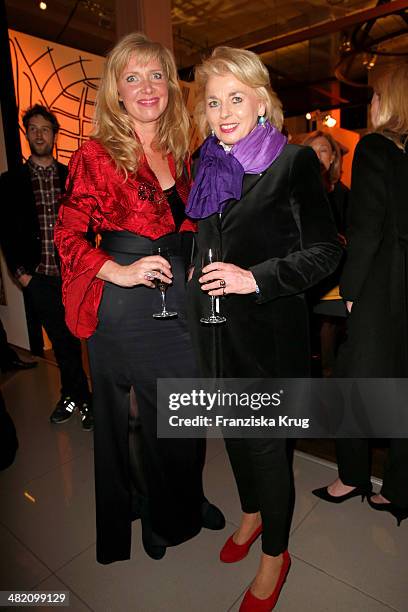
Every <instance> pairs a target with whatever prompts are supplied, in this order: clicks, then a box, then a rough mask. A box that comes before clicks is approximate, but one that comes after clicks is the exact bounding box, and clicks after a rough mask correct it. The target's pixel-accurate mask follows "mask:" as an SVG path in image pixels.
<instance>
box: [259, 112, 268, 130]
mask: <svg viewBox="0 0 408 612" xmlns="http://www.w3.org/2000/svg"><path fill="white" fill-rule="evenodd" d="M265 122H266V117H265V115H261V116H260V117H258V125H261V126H262V127H263V128H265Z"/></svg>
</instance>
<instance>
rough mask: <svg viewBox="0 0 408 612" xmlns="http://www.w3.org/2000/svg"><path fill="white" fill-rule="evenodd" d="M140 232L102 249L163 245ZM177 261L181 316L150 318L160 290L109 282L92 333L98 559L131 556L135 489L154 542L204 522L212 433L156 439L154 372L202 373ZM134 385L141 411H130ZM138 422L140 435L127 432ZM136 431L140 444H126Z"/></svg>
mask: <svg viewBox="0 0 408 612" xmlns="http://www.w3.org/2000/svg"><path fill="white" fill-rule="evenodd" d="M135 238H140V237H135ZM143 240H146V241H147V239H141V240H140V244H139V252H138V253H132V254H130V253H123V252H119V251H114V250H112V249H111V250H109V249H108V248H107V246H106V244H104V242H102V247H103V248H104V249H105V250H108V251H109V252H110V253H111V254H112V255H113V256H114V259H115V261H117V262H119V263H121V264H128V263H131V262H132V261H135V260H136V259H138V258H139V257H141V256H143V255H146V254H150V250H149V249H148V247H150V248H153V246H154V244H155V243H158V241H155V243H153V244H151V242H152V241H147V244H145V243H143ZM142 247H143V249H142ZM123 248H126V247H123ZM133 248H134V247H133ZM140 250H142V252H140ZM171 264H172V272H173V275H174V280H173V284H172V286H171V287H170V288H169V289H168V291H167V297H166V299H167V304H168V308H169V309H171V310H176V311H177V312H178V313H179V316H178V318H177V319H170V320H155V319H153V318H152V314H153V313H154V312H157V311H160V309H161V304H160V294H159V291H157V290H156V289H150V288H147V287H145V286H138V287H134V288H122V287H118V286H116V285H113V284H110V283H105V287H104V293H103V297H102V301H101V305H100V308H99V311H98V317H99V325H98V328H97V330H96V332H95V333H94V335H93V336H92V337H91V338H90V339H89V340H88V347H89V357H90V364H91V372H92V382H93V389H94V417H95V430H94V436H95V443H94V444H95V446H94V450H95V489H96V526H97V559H98V561H99V562H101V563H110V562H112V561H118V560H123V559H128V558H129V557H130V549H131V522H132V515H133V514H134V512H135V507H134V503H133V502H134V494H135V493H136V496H137V497H138V498H139V501H140V500H141V503H140V507H139V509H138V510H139V511H140V515H141V519H142V525H143V530H144V532H145V531H146V532H148V533H149V535H150V537H153V538H154V541H155V542H161V543H164V544H165V545H168V546H171V545H176V544H179V543H181V542H183V541H185V540H187V539H189V538H191V537H193V536H194V535H196V534H197V533H198V532H199V531H200V529H201V524H202V519H201V505H202V502H203V500H204V494H203V488H202V468H203V465H204V457H205V441H204V440H194V439H164V438H161V439H158V438H157V421H156V380H157V378H180V377H185V378H191V377H194V376H196V375H197V372H196V366H195V359H194V355H193V351H192V346H191V341H190V336H189V333H188V329H187V323H186V318H185V305H184V302H185V299H184V292H185V287H184V285H185V272H184V262H183V260H182V258H181V257H179V256H174V257H171ZM131 388H133V390H134V393H135V397H136V403H137V416H135V415H134V414H133V412H132V411H130V391H131ZM135 429H136V430H137V435H131V436H130V437H129V433H130V432H132V431H133V433H134V432H135ZM129 439H130V441H131V443H135V444H136V445H137V449H134V448H133V449H130V448H129ZM135 489H136V491H135ZM136 510H137V509H136Z"/></svg>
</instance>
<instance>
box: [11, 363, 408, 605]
mask: <svg viewBox="0 0 408 612" xmlns="http://www.w3.org/2000/svg"><path fill="white" fill-rule="evenodd" d="M2 392H3V395H4V397H5V400H6V404H7V406H8V409H9V412H10V413H11V414H12V416H13V419H14V421H15V424H16V427H17V431H18V436H19V441H20V449H19V451H18V455H17V458H16V461H15V463H14V465H13V466H11V467H10V468H9V469H7V470H5V471H4V472H0V550H1V553H2V554H1V559H0V590H11V589H18V590H28V589H36V590H43V589H44V590H54V591H56V590H64V591H69V593H70V606H69V608H65V609H69V610H71V611H75V612H82V611H85V610H95V611H97V612H99V611H100V612H128V611H132V612H133V611H135V612H159V611H160V612H208V611H211V612H227V611H231V612H232V611H234V612H237V611H238V609H239V602H240V600H241V597H242V594H243V592H244V591H245V589H246V588H247V586H248V583H249V582H250V580H251V577H252V576H253V574H254V573H255V570H256V566H257V560H258V559H257V557H258V555H259V543H256V545H254V546H253V548H252V550H251V552H250V554H249V555H248V557H247V558H246V559H244V560H243V561H242V562H240V563H238V564H234V565H231V566H229V565H224V564H221V563H220V562H219V561H218V560H217V558H218V551H219V549H220V547H221V546H222V544H223V542H224V541H225V539H226V537H227V536H228V535H229V534H230V533H231V532H232V531H233V530H234V527H235V525H236V524H237V522H238V519H239V506H238V498H237V494H236V491H235V487H234V484H233V479H232V474H231V470H230V467H229V464H228V461H227V458H226V455H225V451H224V448H223V443H222V441H220V440H210V441H209V444H208V457H207V465H206V468H205V482H206V491H207V494H208V497H209V498H210V499H211V500H212V501H213V502H214V503H216V504H218V505H219V506H220V507H221V508H222V509H223V511H224V513H225V515H226V518H227V522H228V523H227V527H226V529H225V530H224V531H223V532H211V531H207V530H203V531H202V533H200V535H198V536H197V537H196V538H194V539H193V540H192V541H190V542H188V543H186V544H184V545H183V546H180V547H177V548H171V549H168V551H167V554H166V556H165V558H164V559H163V560H162V561H159V562H157V561H152V560H151V559H149V558H148V557H146V555H145V554H144V552H143V551H142V548H141V541H140V537H141V534H140V527H139V524H138V522H136V523H134V527H133V554H132V559H131V560H130V561H126V562H120V563H116V564H113V565H109V566H102V565H98V564H97V563H96V562H95V533H94V532H95V529H94V492H93V461H92V434H90V433H86V432H83V431H82V430H81V428H80V423H79V420H78V419H77V418H76V417H75V418H74V419H72V420H71V421H70V422H69V423H66V424H65V425H59V426H52V425H51V424H50V423H49V421H48V416H49V414H50V412H51V410H52V408H53V405H54V403H55V402H56V401H57V399H58V371H57V369H56V367H55V366H53V365H50V364H49V363H46V362H44V361H42V362H40V365H39V367H38V368H36V369H35V370H30V371H27V372H21V373H18V374H16V375H15V376H13V377H12V378H9V379H7V380H6V382H5V383H4V384H3V387H2ZM294 468H295V479H296V488H297V500H296V507H295V514H294V518H293V524H292V537H291V543H290V551H291V554H292V560H293V565H292V569H291V571H290V574H289V578H288V581H287V584H286V586H285V587H284V591H283V593H282V596H281V598H280V600H279V603H278V605H277V607H276V610H277V611H279V612H385V611H388V610H394V611H399V612H406V611H407V610H408V521H405V523H403V524H402V525H401V527H400V528H397V527H396V524H395V522H394V520H393V519H392V517H390V516H388V515H386V514H382V513H375V512H373V511H372V510H370V508H369V507H368V505H367V504H361V502H360V501H359V500H358V499H353V500H351V501H349V502H348V503H346V504H344V505H341V506H339V507H335V506H331V505H329V504H326V503H324V502H320V501H318V500H317V499H316V498H315V497H313V496H312V495H311V493H310V491H311V489H313V488H315V487H317V486H320V485H322V484H324V483H326V482H328V481H330V479H332V478H333V476H334V474H335V471H334V469H335V468H334V466H333V465H331V464H328V463H325V462H322V461H320V460H316V459H314V458H313V457H309V456H307V455H305V454H302V453H296V456H295V464H294ZM3 609H5V608H3ZM10 609H11V610H14V609H16V608H10ZM32 609H34V608H32ZM36 609H38V608H36ZM48 609H49V608H48Z"/></svg>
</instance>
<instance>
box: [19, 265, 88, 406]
mask: <svg viewBox="0 0 408 612" xmlns="http://www.w3.org/2000/svg"><path fill="white" fill-rule="evenodd" d="M24 291H25V293H26V296H27V298H28V300H29V301H30V302H31V304H32V306H33V308H34V310H35V311H36V313H37V315H38V318H39V320H40V321H41V324H42V326H43V327H44V329H45V331H46V332H47V334H48V337H49V339H50V340H51V343H52V348H53V350H54V355H55V359H56V360H57V364H58V367H59V369H60V373H61V396H62V397H67V396H69V397H71V398H72V399H73V400H74V401H76V402H81V401H87V400H88V399H89V389H88V381H87V377H86V374H85V372H84V369H83V367H82V351H81V343H80V341H79V340H78V338H75V337H74V336H73V335H72V334H71V332H70V331H69V329H68V328H67V326H66V323H65V310H64V306H63V303H62V291H61V279H60V278H59V277H56V276H48V275H46V274H38V273H36V272H35V273H34V275H33V277H32V279H31V281H30V282H29V284H28V286H27V287H26V288H25V290H24Z"/></svg>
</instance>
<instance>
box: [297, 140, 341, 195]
mask: <svg viewBox="0 0 408 612" xmlns="http://www.w3.org/2000/svg"><path fill="white" fill-rule="evenodd" d="M317 138H325V139H326V140H327V142H328V143H329V145H330V147H331V150H332V153H333V161H332V163H331V164H330V168H329V170H328V177H327V178H328V180H329V183H330V185H335V184H336V183H338V181H339V180H340V177H341V162H342V159H341V150H340V146H339V143H338V142H337V140H335V139H334V138H333V136H332V135H331V134H329V133H328V132H323V130H317V131H316V132H313V133H312V134H309V135H308V136H306V138H305V139H304V140H303V142H302V144H303V145H307V146H309V147H311V146H312V144H313V143H314V141H315V140H316V139H317Z"/></svg>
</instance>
